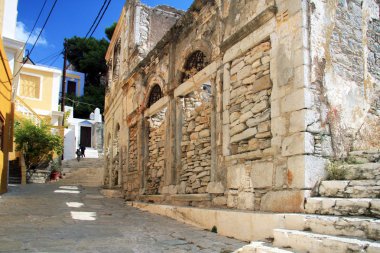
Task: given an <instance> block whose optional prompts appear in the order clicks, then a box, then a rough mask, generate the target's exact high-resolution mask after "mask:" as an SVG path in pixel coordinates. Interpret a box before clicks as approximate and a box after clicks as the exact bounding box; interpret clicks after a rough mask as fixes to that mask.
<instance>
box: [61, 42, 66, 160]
mask: <svg viewBox="0 0 380 253" xmlns="http://www.w3.org/2000/svg"><path fill="white" fill-rule="evenodd" d="M66 61H67V50H66V39H65V42H64V43H63V69H62V96H61V98H62V101H61V112H63V117H62V129H64V126H65V99H66V68H67V67H66ZM64 136H65V130H63V138H64ZM63 156H64V150H63V152H62V157H61V160H63ZM61 160H60V161H61Z"/></svg>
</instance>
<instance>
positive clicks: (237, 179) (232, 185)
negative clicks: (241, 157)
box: [227, 164, 245, 189]
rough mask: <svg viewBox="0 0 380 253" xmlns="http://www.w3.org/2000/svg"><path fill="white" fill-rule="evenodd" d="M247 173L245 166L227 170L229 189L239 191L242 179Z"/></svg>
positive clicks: (241, 165)
mask: <svg viewBox="0 0 380 253" xmlns="http://www.w3.org/2000/svg"><path fill="white" fill-rule="evenodd" d="M244 173H245V166H244V165H243V164H239V165H236V166H232V167H228V168H227V188H228V189H239V188H240V186H241V179H242V176H243V175H244Z"/></svg>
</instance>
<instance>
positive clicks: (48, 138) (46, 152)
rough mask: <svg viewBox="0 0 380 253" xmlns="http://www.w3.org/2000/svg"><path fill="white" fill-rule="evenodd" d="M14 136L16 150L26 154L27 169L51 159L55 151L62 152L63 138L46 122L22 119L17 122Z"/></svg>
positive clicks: (59, 153) (58, 153)
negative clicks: (37, 122)
mask: <svg viewBox="0 0 380 253" xmlns="http://www.w3.org/2000/svg"><path fill="white" fill-rule="evenodd" d="M14 136H15V143H16V150H17V151H21V152H22V154H23V155H24V158H25V165H26V168H27V170H29V169H33V168H35V167H37V166H38V165H39V164H41V163H43V162H46V161H51V160H52V159H53V155H54V153H56V154H57V155H61V154H62V151H63V140H62V138H61V137H60V136H57V135H54V134H52V133H51V128H50V127H49V126H48V125H47V124H46V123H45V122H42V123H41V125H40V126H38V125H35V124H34V123H33V122H32V121H31V120H28V119H24V120H21V121H19V122H17V123H16V124H15V132H14Z"/></svg>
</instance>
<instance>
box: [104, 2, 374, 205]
mask: <svg viewBox="0 0 380 253" xmlns="http://www.w3.org/2000/svg"><path fill="white" fill-rule="evenodd" d="M379 5H380V3H379V1H378V0H362V1H359V0H353V1H348V0H347V1H346V0H342V1H337V0H333V1H317V0H309V1H304V0H302V1H301V0H300V1H292V0H266V1H255V0H246V1H229V0H210V1H205V0H195V1H194V3H193V4H192V6H191V7H190V8H189V10H188V11H187V12H186V13H182V12H180V11H176V10H174V9H172V8H169V7H166V6H158V7H155V8H151V7H148V6H145V5H143V4H141V3H139V2H138V1H127V2H126V4H125V6H124V8H123V11H122V13H121V16H120V19H119V22H118V24H117V27H116V30H115V33H114V35H113V38H112V41H111V44H110V47H109V49H108V52H107V56H106V59H107V61H108V63H109V78H108V91H107V94H106V104H105V150H106V155H105V156H106V164H107V165H106V177H105V185H106V186H107V187H110V188H114V187H116V188H117V187H119V188H120V189H122V192H123V195H124V196H125V198H126V199H127V200H139V201H144V202H154V203H164V204H173V205H176V206H192V207H216V208H221V209H223V208H229V209H236V210H252V211H269V212H304V208H305V205H304V203H305V198H306V197H308V196H309V195H310V192H311V190H312V188H313V187H314V186H315V185H316V183H317V182H318V181H319V180H321V179H323V178H324V177H325V174H326V173H325V167H326V164H327V162H328V161H329V160H334V159H341V158H345V157H347V155H348V154H349V152H350V151H352V150H371V149H379V148H380V141H379V140H380V119H379V117H380V96H379V94H380V87H379V85H380V67H379V66H380V43H379V32H380V31H379V27H380V20H379Z"/></svg>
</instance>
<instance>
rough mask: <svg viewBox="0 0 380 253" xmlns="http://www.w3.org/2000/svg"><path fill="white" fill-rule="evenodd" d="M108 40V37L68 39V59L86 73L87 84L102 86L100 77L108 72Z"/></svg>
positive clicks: (77, 69) (76, 67)
mask: <svg viewBox="0 0 380 253" xmlns="http://www.w3.org/2000/svg"><path fill="white" fill-rule="evenodd" d="M108 45H109V43H108V41H107V40H106V39H101V40H98V39H95V38H89V39H85V38H80V37H76V36H74V37H73V38H71V39H67V40H66V50H67V59H68V61H69V62H70V63H71V64H72V65H73V66H74V68H75V70H76V71H79V72H83V73H85V74H86V85H92V86H100V84H101V82H100V79H101V77H102V76H104V75H105V74H106V73H107V64H106V60H105V59H104V57H105V55H106V52H107V48H108Z"/></svg>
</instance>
